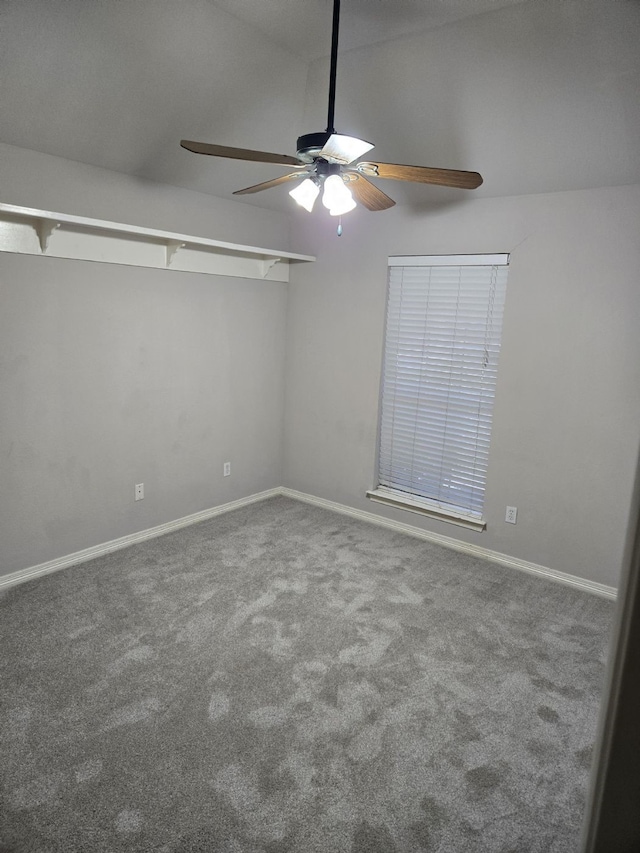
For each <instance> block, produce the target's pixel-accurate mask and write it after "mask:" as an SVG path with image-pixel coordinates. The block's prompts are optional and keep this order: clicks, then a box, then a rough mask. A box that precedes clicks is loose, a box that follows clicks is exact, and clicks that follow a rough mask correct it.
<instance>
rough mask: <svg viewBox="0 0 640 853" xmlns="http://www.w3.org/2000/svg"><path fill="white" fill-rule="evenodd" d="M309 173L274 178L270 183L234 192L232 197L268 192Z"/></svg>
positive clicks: (295, 173)
mask: <svg viewBox="0 0 640 853" xmlns="http://www.w3.org/2000/svg"><path fill="white" fill-rule="evenodd" d="M309 174H311V173H310V172H291V174H289V175H283V176H282V177H281V178H274V179H273V180H272V181H264V182H263V183H261V184H255V185H254V186H252V187H245V189H243V190H236V191H235V192H234V195H247V194H248V193H260V192H262V190H270V189H271V187H277V186H279V185H280V184H286V183H287V181H293V180H298V179H299V178H306V177H307V176H308V175H309Z"/></svg>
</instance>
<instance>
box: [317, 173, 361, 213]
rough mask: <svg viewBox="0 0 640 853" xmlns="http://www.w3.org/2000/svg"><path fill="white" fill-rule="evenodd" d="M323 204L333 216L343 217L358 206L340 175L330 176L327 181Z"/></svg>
mask: <svg viewBox="0 0 640 853" xmlns="http://www.w3.org/2000/svg"><path fill="white" fill-rule="evenodd" d="M322 203H323V204H324V206H325V207H326V208H328V209H329V213H330V214H331V216H342V214H343V213H348V212H349V211H350V210H353V208H354V207H355V206H356V203H355V201H354V200H353V196H352V195H351V193H350V191H349V190H348V189H347V187H346V186H345V183H344V181H343V180H342V178H341V177H340V175H329V177H328V178H327V179H326V180H325V182H324V193H323V194H322Z"/></svg>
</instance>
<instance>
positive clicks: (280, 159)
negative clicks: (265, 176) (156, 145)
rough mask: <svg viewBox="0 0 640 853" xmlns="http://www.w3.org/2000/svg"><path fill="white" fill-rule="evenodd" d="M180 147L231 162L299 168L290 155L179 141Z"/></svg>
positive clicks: (298, 162)
mask: <svg viewBox="0 0 640 853" xmlns="http://www.w3.org/2000/svg"><path fill="white" fill-rule="evenodd" d="M180 145H181V146H182V147H183V148H186V149H187V151H193V153H194V154H209V155H210V156H212V157H230V158H231V159H232V160H253V161H255V162H256V163H276V164H278V165H280V166H301V165H302V164H301V163H300V160H298V158H297V157H292V156H291V155H290V154H270V153H269V152H268V151H252V150H251V148H229V147H228V146H226V145H212V144H211V143H209V142H192V141H191V140H190V139H181V140H180Z"/></svg>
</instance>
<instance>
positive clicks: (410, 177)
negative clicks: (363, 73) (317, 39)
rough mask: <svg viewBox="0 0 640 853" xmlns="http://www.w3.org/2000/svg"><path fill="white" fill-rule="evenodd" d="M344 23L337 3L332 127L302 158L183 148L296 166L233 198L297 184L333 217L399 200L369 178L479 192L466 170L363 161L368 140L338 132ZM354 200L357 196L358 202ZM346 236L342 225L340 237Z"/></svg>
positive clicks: (305, 147) (202, 145)
mask: <svg viewBox="0 0 640 853" xmlns="http://www.w3.org/2000/svg"><path fill="white" fill-rule="evenodd" d="M339 25H340V0H333V28H332V35H331V67H330V74H329V112H328V118H327V129H326V130H325V131H322V132H319V133H307V134H304V136H300V137H299V138H298V142H297V154H296V155H295V156H291V155H289V154H271V153H269V152H267V151H254V150H252V149H249V148H230V147H228V146H225V145H213V144H211V143H208V142H193V141H191V140H188V139H183V140H182V141H181V142H180V145H181V146H182V147H183V148H186V149H187V150H188V151H193V152H194V153H195V154H209V155H211V156H213V157H230V158H232V159H234V160H251V161H254V162H257V163H273V164H274V165H278V166H291V167H293V168H294V169H295V170H296V171H294V172H290V173H289V174H287V175H282V176H281V177H279V178H274V179H273V180H271V181H264V182H263V183H261V184H255V185H254V186H251V187H246V188H245V189H242V190H236V191H235V192H234V195H247V194H249V193H257V192H262V190H268V189H271V187H277V186H279V185H280V184H287V183H293V182H296V184H295V186H294V188H293V189H292V190H290V192H289V195H291V196H292V197H293V198H294V200H295V201H297V202H298V204H300V205H301V206H302V207H304V208H305V209H306V210H308V211H309V212H311V210H312V208H313V205H314V203H315V200H316V198H317V197H318V195H319V194H320V190H321V188H322V189H323V196H322V202H323V204H324V205H325V207H327V208H328V209H329V213H330V214H331V215H332V216H341V215H342V214H343V213H348V212H349V211H350V210H353V209H354V207H356V202H359V203H360V204H361V205H362V206H363V207H366V208H367V209H368V210H386V209H387V208H389V207H393V205H394V204H395V201H393V199H392V198H389V196H388V195H386V193H384V192H382V190H380V189H378V187H377V186H375V184H373V183H372V182H371V181H370V180H369V178H391V179H393V180H396V181H412V182H414V183H421V184H438V185H440V186H445V187H457V188H459V189H469V190H472V189H475V188H476V187H479V186H480V184H481V183H482V177H481V176H480V175H479V174H478V172H463V171H459V170H457V169H431V168H428V167H426V166H401V165H398V164H395V163H380V162H378V161H371V160H366V161H360V162H356V161H357V160H358V158H360V157H362V156H363V155H364V154H366V153H367V152H368V151H370V150H371V149H372V148H373V147H374V146H373V144H372V143H370V142H365V140H363V139H357V138H356V137H354V136H345V135H344V134H341V133H336V130H335V128H334V126H333V119H334V111H335V97H336V66H337V60H338V30H339ZM354 196H355V198H354ZM340 233H342V228H341V226H339V228H338V234H340Z"/></svg>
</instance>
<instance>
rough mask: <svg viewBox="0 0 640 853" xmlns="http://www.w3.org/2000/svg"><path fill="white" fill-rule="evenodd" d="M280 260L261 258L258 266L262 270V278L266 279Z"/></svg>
mask: <svg viewBox="0 0 640 853" xmlns="http://www.w3.org/2000/svg"><path fill="white" fill-rule="evenodd" d="M281 260H282V259H281V258H263V259H262V261H261V263H260V266H261V268H262V278H266V277H267V276H268V275H269V272H270V271H271V269H273V267H275V265H276V264H277V263H279V262H280V261H281Z"/></svg>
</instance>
